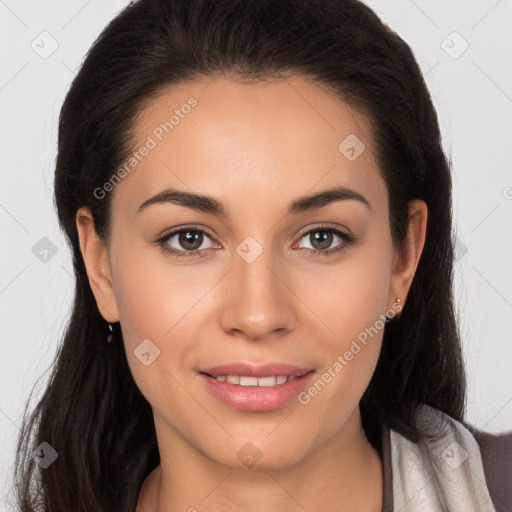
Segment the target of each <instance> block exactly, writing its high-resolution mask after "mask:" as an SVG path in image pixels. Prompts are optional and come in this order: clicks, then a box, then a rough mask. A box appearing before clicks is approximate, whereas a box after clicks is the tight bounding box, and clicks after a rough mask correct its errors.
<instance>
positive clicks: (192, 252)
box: [157, 227, 212, 258]
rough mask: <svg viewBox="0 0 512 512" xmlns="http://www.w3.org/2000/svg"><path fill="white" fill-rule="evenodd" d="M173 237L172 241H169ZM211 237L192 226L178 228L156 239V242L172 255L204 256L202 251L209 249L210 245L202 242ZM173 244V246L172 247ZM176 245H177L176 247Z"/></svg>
mask: <svg viewBox="0 0 512 512" xmlns="http://www.w3.org/2000/svg"><path fill="white" fill-rule="evenodd" d="M173 239H174V241H173V242H171V241H172V240H173ZM206 239H209V240H211V238H210V237H209V236H208V235H207V234H206V232H205V231H203V230H201V229H196V228H194V227H190V228H180V229H179V230H176V231H173V232H171V233H168V234H167V235H165V237H163V238H161V239H160V240H157V244H158V245H159V246H160V248H161V249H162V251H164V252H165V253H168V254H172V255H173V256H177V257H179V258H181V257H190V256H200V257H202V256H206V254H205V253H204V252H203V251H204V250H206V249H211V248H212V247H211V246H207V247H205V246H204V245H203V244H204V243H205V240H206ZM173 244H174V247H173ZM176 246H178V247H176Z"/></svg>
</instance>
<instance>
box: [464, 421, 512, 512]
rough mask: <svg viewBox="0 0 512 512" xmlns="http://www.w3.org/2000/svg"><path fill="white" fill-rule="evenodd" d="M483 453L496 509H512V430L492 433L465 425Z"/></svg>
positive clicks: (484, 465)
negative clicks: (503, 432)
mask: <svg viewBox="0 0 512 512" xmlns="http://www.w3.org/2000/svg"><path fill="white" fill-rule="evenodd" d="M465 426H466V428H467V429H468V430H469V431H470V432H471V433H472V434H473V437H474V438H475V439H476V441H477V443H478V446H479V447H480V453H481V455H482V464H483V467H484V473H485V479H486V482H487V486H488V488H489V494H490V495H491V498H492V500H493V502H494V504H495V506H496V511H497V512H501V511H502V510H503V511H507V512H509V511H510V510H512V431H510V432H507V433H505V434H490V433H488V432H484V431H481V430H478V429H476V428H474V427H472V426H471V425H465Z"/></svg>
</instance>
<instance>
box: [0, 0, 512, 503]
mask: <svg viewBox="0 0 512 512" xmlns="http://www.w3.org/2000/svg"><path fill="white" fill-rule="evenodd" d="M255 1H257V0H255ZM127 3H128V2H127V1H121V0H116V1H114V0H109V1H99V0H89V1H78V0H66V1H64V0H60V1H59V0H46V1H45V2H39V1H36V0H33V1H28V0H21V1H14V0H5V1H2V0H0V48H2V54H1V62H0V107H1V113H2V115H1V118H0V130H1V135H0V140H1V148H2V151H1V158H0V170H1V171H0V172H1V188H0V223H1V234H2V236H1V238H0V251H1V252H0V254H1V267H0V315H1V317H0V326H1V329H2V331H1V339H0V341H1V358H0V376H1V379H2V380H1V383H2V386H0V432H1V433H2V440H1V445H0V448H1V455H0V477H1V478H0V508H1V510H7V508H8V506H7V501H8V499H9V498H10V496H11V492H10V491H9V486H10V481H11V478H12V477H11V474H10V470H11V468H12V463H13V456H14V455H13V448H14V444H15V440H16V437H17V435H18V431H19V426H20V422H21V412H22V408H23V405H24V403H25V402H26V400H27V399H28V397H29V393H30V391H31V389H32V387H33V385H34V384H35V383H36V379H37V378H38V377H41V379H40V381H39V385H38V387H37V388H36V391H35V396H34V397H33V401H32V405H33V404H35V399H36V398H38V397H39V395H40V393H41V392H42V390H43V387H44V384H45V383H46V378H47V373H46V372H47V369H48V367H49V365H50V363H51V361H52V359H53V357H54V355H55V352H56V349H57V345H58V343H59V341H60V337H61V335H62V333H63V329H64V325H65V322H66V319H67V317H68V314H69V312H70V308H71V302H72V296H73V295H72V292H73V286H74V281H73V272H72V260H71V254H70V251H69V250H68V248H67V246H66V244H65V242H64V238H63V236H62V235H61V233H60V231H59V229H58V224H57V216H56V213H55V211H54V209H53V196H52V193H53V192H52V191H53V170H54V169H53V166H54V162H55V156H56V141H57V121H58V115H59V109H60V106H61V104H62V101H63V99H64V94H65V92H66V90H67V89H68V87H69V85H70V83H71V80H72V78H73V76H74V74H75V72H76V70H77V68H78V67H79V65H80V63H81V61H82V59H83V57H84V55H85V53H86V51H87V49H88V48H89V47H90V45H91V44H92V42H93V40H94V39H95V38H96V37H97V36H98V35H99V33H100V31H101V30H102V28H103V27H104V26H105V25H106V24H107V23H108V21H109V20H110V19H111V18H112V17H113V16H114V15H115V14H116V13H117V12H118V11H119V10H120V9H121V8H122V7H123V6H124V5H125V4H127ZM366 3H367V4H368V5H370V6H371V7H372V8H374V9H375V10H376V12H377V14H379V15H380V16H381V18H382V19H383V20H384V21H385V22H387V23H388V24H389V25H390V26H391V27H392V28H393V29H394V30H396V31H397V32H398V33H399V34H400V35H401V36H402V37H403V38H404V39H405V40H406V41H407V42H408V43H409V44H410V45H411V46H412V48H413V51H414V52H415V54H416V57H417V59H418V61H419V63H420V65H421V68H422V69H423V71H424V74H425V75H426V80H427V84H428V86H429V88H430V90H431V93H432V96H433V99H434V102H435V105H436V108H437V111H438V114H439V116H440V123H441V130H442V132H443V143H444V147H445V149H446V151H447V153H448V155H449V156H450V157H451V159H452V162H453V176H454V197H453V200H454V216H455V223H456V230H457V231H456V235H457V239H458V242H457V249H458V251H457V252H458V256H457V257H458V261H457V264H456V290H455V291H456V299H457V305H458V308H459V311H460V322H461V328H462V329H461V331H462V336H463V347H464V353H465V360H466V363H467V372H468V377H469V394H468V409H467V418H468V420H469V421H470V422H472V423H473V424H474V425H476V426H478V427H479V428H482V429H485V430H487V431H489V432H494V433H498V432H504V431H510V430H512V374H511V370H510V366H511V362H512V343H511V342H512V334H511V327H512V325H511V320H512V272H511V263H512V258H511V256H512V229H511V221H512V30H511V28H512V2H511V1H510V0H500V1H496V0H477V1H468V0H463V1H462V0H461V1H454V0H437V1H432V0H428V1H427V0H415V1H413V0H397V1H387V0H367V1H366ZM45 31H46V32H48V33H49V34H50V36H48V35H40V34H41V33H42V32H45ZM454 31H456V32H457V33H458V34H453V32H454ZM53 40H55V41H56V43H53V42H52V41H53ZM443 41H444V42H443ZM465 41H466V42H467V44H468V45H469V46H468V48H467V50H466V51H464V53H462V54H461V55H459V53H461V51H462V50H463V49H464V47H465V44H466V43H465ZM52 44H58V48H57V49H56V50H55V51H54V53H52V54H51V55H50V56H47V58H42V57H41V56H40V54H39V53H37V52H36V51H35V50H34V49H33V48H32V45H33V46H34V47H35V48H37V51H38V52H40V53H42V52H44V51H46V52H49V51H50V50H51V49H52V46H51V45H52ZM43 56H45V57H46V55H43ZM454 57H456V58H454ZM43 237H47V238H48V239H49V240H51V242H52V243H53V244H54V245H55V247H56V250H57V252H56V254H55V255H54V256H53V257H48V261H47V262H46V263H44V262H42V261H40V259H38V257H36V255H35V254H34V253H33V251H32V248H33V247H34V246H35V245H36V244H37V243H38V242H39V241H40V240H41V239H42V238H43ZM50 255H51V254H50Z"/></svg>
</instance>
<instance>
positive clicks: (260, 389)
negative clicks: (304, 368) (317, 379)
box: [199, 370, 315, 411]
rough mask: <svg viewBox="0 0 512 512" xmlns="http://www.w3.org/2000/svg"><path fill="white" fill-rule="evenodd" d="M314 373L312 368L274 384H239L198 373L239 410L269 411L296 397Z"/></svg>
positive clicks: (228, 402)
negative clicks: (289, 380) (299, 375)
mask: <svg viewBox="0 0 512 512" xmlns="http://www.w3.org/2000/svg"><path fill="white" fill-rule="evenodd" d="M314 373H315V372H314V370H312V371H311V372H309V373H307V374H306V375H303V376H302V377H296V378H295V379H294V380H292V381H291V382H285V383H284V384H276V385H275V386H239V385H237V384H231V383H230V382H226V381H219V380H217V379H215V378H214V377H210V376H209V375H207V374H205V373H200V374H199V375H200V377H201V379H202V380H203V381H204V382H205V384H206V385H207V387H208V389H209V390H210V391H211V392H212V393H213V394H214V395H216V396H217V397H218V398H220V399H221V400H222V401H223V402H224V403H225V404H227V405H229V406H231V407H234V408H235V409H238V410H241V411H271V410H273V409H278V408H279V407H284V406H285V405H287V404H288V403H290V402H291V401H292V400H293V399H294V398H296V397H297V395H298V394H299V393H300V392H301V391H302V390H303V389H304V388H305V387H307V386H308V384H309V382H310V381H311V379H312V378H313V375H314Z"/></svg>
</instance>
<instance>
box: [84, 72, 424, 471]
mask: <svg viewBox="0 0 512 512" xmlns="http://www.w3.org/2000/svg"><path fill="white" fill-rule="evenodd" d="M172 116H174V117H172ZM366 123H367V122H366V120H365V119H364V118H363V117H362V116H361V115H359V114H358V113H356V112H355V111H353V110H351V109H350V108H349V107H348V106H347V105H346V104H344V103H343V102H341V101H340V100H339V99H338V98H337V97H335V96H333V95H331V94H329V93H327V92H325V91H324V90H322V89H319V88H318V87H315V86H313V85H312V84H310V83H308V82H306V81H304V80H303V79H301V78H299V77H292V78H290V79H288V80H282V81H273V82H267V83H258V84H252V85H248V84H241V83H236V82H234V81H230V80H228V79H227V78H217V79H215V80H213V81H212V80H211V79H204V80H201V81H197V82H193V83H192V82H190V83H188V84H186V85H182V86H181V87H180V88H176V87H173V88H172V89H169V90H168V92H166V93H164V94H162V95H161V96H160V97H158V98H157V99H156V100H154V101H153V102H152V103H151V104H150V105H149V106H147V107H146V108H145V110H144V111H143V112H142V114H141V116H140V117H139V118H138V120H137V122H136V125H135V141H136V142H135V143H134V145H133V150H134V151H137V154H136V155H135V156H134V158H135V160H132V161H127V162H126V166H125V171H124V172H120V173H118V175H117V176H118V177H117V179H113V180H112V183H114V185H112V184H110V186H109V185H108V184H107V185H106V186H105V187H103V188H102V190H101V191H98V190H97V191H96V195H97V196H98V197H101V196H102V194H103V195H106V194H113V196H112V201H113V202H112V237H111V241H110V246H109V247H108V252H107V250H105V251H104V252H103V253H101V254H102V255H103V256H101V257H98V258H97V260H94V261H98V262H101V263H97V269H98V273H97V274H96V277H97V279H96V278H95V277H94V275H93V274H94V271H95V270H94V268H93V265H95V264H96V263H91V261H92V260H93V258H92V257H91V258H89V257H87V258H86V259H87V263H88V272H89V275H90V277H91V275H93V278H92V280H91V286H92V287H93V291H94V293H95V296H96V298H97V301H98V306H99V308H100V310H101V312H102V314H103V316H104V317H105V318H106V319H107V320H109V321H116V320H119V321H120V323H121V327H122V333H123V338H124V343H125V349H126V354H127V357H128V361H129V365H130V368H131V371H132V373H133V377H134V379H135V382H136V383H137V386H138V387H139V388H140V390H141V392H142V393H143V394H144V396H145V397H146V398H147V400H148V401H149V403H150V404H151V406H152V408H153V412H154V415H155V424H156V428H157V435H158V439H159V445H160V450H161V452H162V451H163V452H165V450H166V449H170V447H174V448H173V449H178V448H176V447H177V446H182V447H185V448H183V449H184V450H185V451H187V453H189V452H190V453H194V454H195V456H197V454H198V453H199V454H201V455H202V456H205V457H207V458H208V459H210V461H211V460H213V461H215V462H219V463H222V464H225V465H228V466H232V467H238V468H239V467H241V464H246V465H248V464H249V462H248V461H252V462H250V464H254V463H255V464H256V466H260V467H269V468H270V467H274V468H277V467H287V466H290V465H293V464H294V463H297V462H299V461H301V460H302V459H305V458H306V457H307V456H308V455H312V454H313V453H320V452H321V450H322V447H326V446H328V445H330V446H332V441H333V440H337V441H339V442H340V444H338V445H337V446H339V447H341V446H342V445H343V442H345V443H346V442H350V440H354V439H357V436H358V435H359V434H360V432H361V425H360V416H359V409H358V404H359V401H360V399H361V396H362V395H363V393H364V391H365V389H366V387H367V385H368V383H369V381H370V379H371V377H372V374H373V372H374V369H375V365H376V363H377V359H378V356H379V350H380V347H381V340H382V335H383V331H384V325H385V322H384V319H385V315H386V313H387V314H388V316H393V313H395V312H396V311H398V309H396V308H397V306H395V308H394V306H393V305H394V304H395V299H396V298H397V297H400V298H401V299H402V303H404V302H405V298H406V295H407V291H408V289H409V286H410V284H411V281H412V277H413V275H414V271H415V268H416V265H417V261H418V259H419V256H420V253H421V250H422V247H423V236H424V230H425V220H426V215H425V210H424V209H422V207H421V205H420V208H419V209H418V211H419V212H420V215H419V216H418V219H420V221H419V223H418V228H417V231H416V232H415V233H416V238H415V242H414V243H415V245H414V244H413V245H412V246H411V247H412V248H410V249H408V250H404V251H403V252H397V251H395V250H394V249H393V246H392V243H391V233H390V226H389V221H388V215H389V210H388V209H389V205H388V193H387V189H386V185H385V182H384V180H383V178H382V177H381V174H380V172H379V169H378V167H377V163H376V160H375V154H374V148H373V144H372V141H371V140H370V138H369V126H368V125H367V124H366ZM143 148H146V149H143ZM123 176H124V177H123ZM119 177H122V179H121V181H120V182H119V179H118V178H119ZM341 188H344V189H347V191H349V192H347V194H346V198H345V199H343V195H342V194H341V193H340V191H341ZM168 189H173V190H174V191H175V192H179V193H181V194H183V195H184V196H183V197H187V199H186V201H185V200H183V198H182V199H180V200H178V199H177V196H174V199H172V195H171V194H169V195H168V197H167V199H169V200H168V201H165V197H164V196H162V197H161V199H162V200H161V201H159V202H152V203H151V204H149V203H148V204H146V206H144V207H141V206H142V205H143V204H145V203H147V201H148V200H150V199H151V198H153V197H155V196H157V195H159V194H162V193H163V192H164V191H166V190H168ZM334 190H338V192H336V193H335V192H331V193H330V194H327V195H326V196H325V197H324V198H319V199H317V200H314V199H307V198H311V197H313V196H317V195H318V194H320V193H326V192H328V191H334ZM188 194H190V195H191V196H188ZM185 195H187V196H185ZM195 195H199V196H208V197H209V198H211V199H209V200H208V201H206V200H204V199H203V200H201V199H198V198H194V197H195ZM213 201H215V203H213ZM185 203H188V206H187V205H186V204H185ZM212 203H213V204H215V205H216V206H217V208H216V209H217V210H219V209H220V208H222V210H223V214H221V213H219V211H215V210H216V209H215V208H213V207H212ZM418 204H419V203H417V205H418ZM292 205H294V207H292ZM422 215H423V216H422ZM78 218H79V217H78ZM421 219H423V222H421ZM82 220H83V218H82ZM78 224H79V226H80V225H81V224H82V222H81V221H79V222H78ZM79 229H81V228H79ZM179 229H182V230H183V231H182V232H181V234H180V233H177V234H172V233H171V232H172V231H177V230H179ZM337 232H339V233H341V235H340V234H338V233H337ZM84 233H85V231H83V232H81V237H82V238H83V236H84ZM351 240H352V241H351ZM157 241H161V243H160V244H158V243H157ZM98 247H99V246H98ZM82 248H84V246H83V245H82ZM165 249H169V250H173V251H174V253H168V252H165ZM193 251H196V252H193ZM313 251H316V252H313ZM97 254H100V252H98V253H97ZM103 257H104V259H101V258H103ZM100 267H101V268H100ZM103 268H105V274H103ZM100 274H101V275H100ZM109 283H111V286H110V284H109ZM390 312H391V315H390ZM237 363H246V364H248V365H252V366H254V367H260V366H261V365H265V364H274V363H275V364H286V365H293V366H295V367H298V368H300V369H302V370H304V371H311V370H312V371H313V372H311V373H309V374H308V375H306V376H305V377H302V378H301V379H298V378H296V379H295V381H294V382H293V381H292V382H287V383H285V384H281V383H280V380H276V381H275V382H274V381H273V380H272V379H263V380H261V381H259V382H260V384H265V383H266V384H267V386H259V387H254V386H253V385H254V384H255V383H256V381H254V380H251V379H242V383H245V384H250V386H247V385H241V384H238V385H237V384H235V383H229V382H220V381H217V380H214V379H213V378H212V377H208V376H206V375H205V374H204V373H202V372H205V371H206V370H210V371H212V370H211V369H212V368H214V367H216V366H219V365H228V364H237ZM226 372H227V373H231V374H235V375H245V376H250V375H251V369H250V368H245V369H244V368H242V369H238V370H237V369H236V368H235V369H231V370H230V369H227V370H225V369H224V370H223V369H220V370H217V371H216V373H218V374H225V373H226ZM214 373H215V372H214ZM263 373H265V372H263ZM266 373H267V374H268V373H270V374H271V375H275V376H278V375H283V374H284V375H285V376H286V373H294V372H287V371H286V369H285V368H270V369H268V372H266ZM256 375H258V373H256ZM267 376H268V375H267ZM230 380H232V379H230ZM281 380H282V379H281ZM277 382H279V383H277ZM280 386H282V387H280ZM221 395H222V397H223V398H221ZM134 413H136V411H134ZM168 453H170V452H168Z"/></svg>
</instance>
